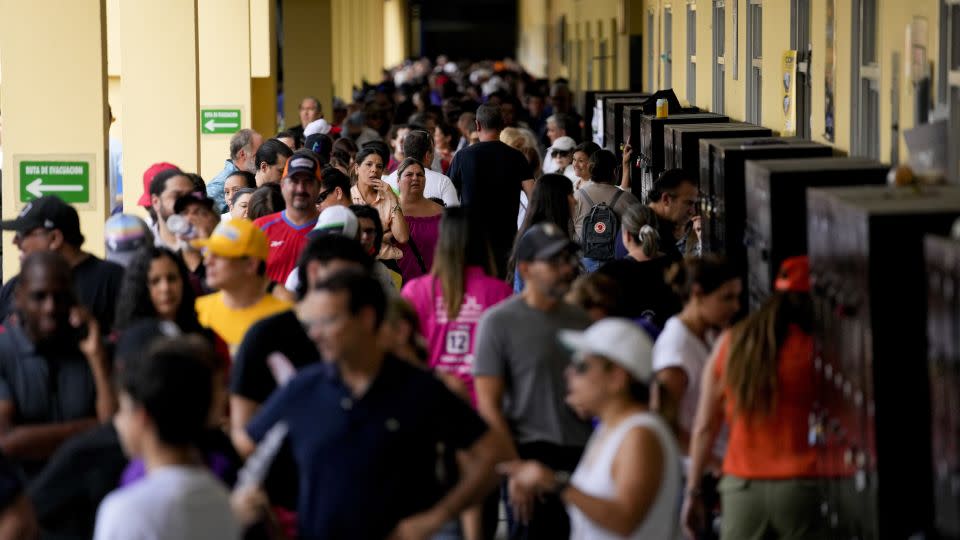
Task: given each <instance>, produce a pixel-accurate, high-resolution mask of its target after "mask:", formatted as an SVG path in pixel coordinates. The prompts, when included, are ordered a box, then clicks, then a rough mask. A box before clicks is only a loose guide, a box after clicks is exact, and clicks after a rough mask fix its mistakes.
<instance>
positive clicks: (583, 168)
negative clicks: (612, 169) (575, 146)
mask: <svg viewBox="0 0 960 540" xmlns="http://www.w3.org/2000/svg"><path fill="white" fill-rule="evenodd" d="M573 174H575V175H577V178H583V179H587V178H590V157H589V156H588V155H587V154H586V153H584V152H574V153H573Z"/></svg>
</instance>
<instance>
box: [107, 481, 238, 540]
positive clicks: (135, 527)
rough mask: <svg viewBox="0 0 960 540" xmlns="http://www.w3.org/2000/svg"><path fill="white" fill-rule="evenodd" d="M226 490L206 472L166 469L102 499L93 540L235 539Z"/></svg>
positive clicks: (236, 529)
mask: <svg viewBox="0 0 960 540" xmlns="http://www.w3.org/2000/svg"><path fill="white" fill-rule="evenodd" d="M241 533H242V530H241V528H240V524H239V523H237V520H236V518H234V516H233V512H232V510H231V509H230V494H229V492H228V491H227V488H226V487H224V485H223V484H222V483H221V482H220V480H218V479H217V478H216V477H215V476H213V475H212V474H211V473H210V472H209V471H208V470H207V469H206V468H203V467H188V466H180V465H177V466H167V467H163V468H161V469H158V470H156V471H152V472H150V473H149V474H148V475H147V476H146V477H145V478H143V479H142V480H140V481H138V482H136V483H134V484H131V485H128V486H125V487H122V488H120V489H118V490H116V491H114V492H113V493H111V494H110V495H108V496H107V498H105V499H104V500H103V502H102V503H100V508H99V509H98V510H97V526H96V530H95V532H94V539H95V540H220V539H223V540H235V539H239V538H240V536H241Z"/></svg>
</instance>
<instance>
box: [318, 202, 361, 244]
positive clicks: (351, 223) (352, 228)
mask: <svg viewBox="0 0 960 540" xmlns="http://www.w3.org/2000/svg"><path fill="white" fill-rule="evenodd" d="M359 230H360V222H359V221H358V220H357V216H356V215H354V213H353V212H351V211H350V209H349V208H347V207H346V206H331V207H330V208H327V209H326V210H324V211H323V212H321V213H320V217H318V218H317V224H316V225H315V226H314V227H313V230H312V231H310V232H309V233H308V234H307V236H308V237H309V238H315V237H317V236H323V235H325V234H339V235H341V236H346V237H347V238H354V239H356V238H357V232H358V231H359Z"/></svg>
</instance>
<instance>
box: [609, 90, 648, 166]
mask: <svg viewBox="0 0 960 540" xmlns="http://www.w3.org/2000/svg"><path fill="white" fill-rule="evenodd" d="M649 99H650V94H637V95H634V96H629V97H611V98H608V99H605V100H604V103H603V114H604V120H603V130H604V133H603V145H602V146H601V147H602V148H603V149H605V150H609V151H611V152H613V153H614V154H616V155H617V156H618V157H619V156H620V155H621V154H622V152H623V143H624V141H625V140H626V133H625V132H624V131H623V121H622V120H621V119H622V118H623V115H624V114H625V110H626V109H627V108H628V107H635V106H640V105H642V104H644V103H646V102H647V101H648V100H649Z"/></svg>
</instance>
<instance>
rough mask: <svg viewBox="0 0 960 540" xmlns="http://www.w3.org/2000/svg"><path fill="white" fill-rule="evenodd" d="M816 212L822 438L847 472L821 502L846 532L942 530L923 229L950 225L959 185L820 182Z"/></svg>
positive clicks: (817, 429)
mask: <svg viewBox="0 0 960 540" xmlns="http://www.w3.org/2000/svg"><path fill="white" fill-rule="evenodd" d="M807 211H808V220H807V226H808V229H807V232H808V251H809V257H810V275H811V289H812V290H811V295H812V298H813V305H814V319H815V321H816V331H815V335H816V349H815V358H814V367H815V371H816V377H817V388H818V392H819V393H818V398H817V399H818V408H817V410H815V411H813V412H811V415H810V418H811V435H812V437H811V440H814V441H815V442H816V444H817V445H818V447H819V448H821V449H823V451H824V453H825V454H824V455H825V456H826V455H836V454H835V453H834V452H830V453H827V450H826V449H827V447H828V445H836V446H835V448H837V447H838V448H839V449H840V450H841V455H842V456H843V459H842V460H843V463H842V464H839V465H841V466H842V467H843V469H844V472H845V474H846V477H847V479H848V481H847V482H838V483H836V484H833V489H831V490H829V491H828V492H826V493H824V500H823V504H822V510H823V511H824V512H826V514H827V515H828V516H829V517H830V521H831V523H835V524H836V526H837V527H838V536H837V537H838V538H879V539H887V538H889V539H898V540H902V539H904V538H910V537H912V535H914V534H918V533H920V534H931V528H932V523H933V515H934V513H933V496H932V493H933V481H932V459H931V442H930V441H931V424H930V401H929V399H928V395H927V392H928V390H927V389H928V388H929V387H930V386H929V385H930V379H929V377H928V368H927V308H928V306H927V293H928V290H927V289H928V279H927V275H926V264H925V261H924V235H926V234H940V235H943V234H946V233H947V232H948V231H949V230H950V228H951V226H952V225H953V222H954V220H955V219H956V218H957V217H958V216H960V189H957V188H948V187H937V188H926V189H923V190H921V191H919V192H918V191H916V190H914V189H913V188H887V187H843V188H827V189H810V190H808V191H807ZM840 527H842V528H843V535H842V536H840V535H839V532H840V530H841V529H839V528H840ZM930 537H931V536H926V538H930Z"/></svg>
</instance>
